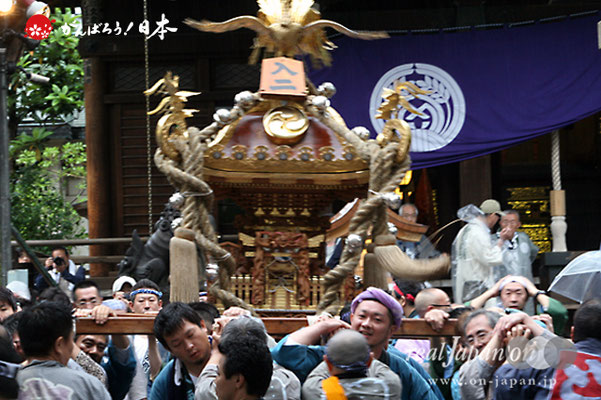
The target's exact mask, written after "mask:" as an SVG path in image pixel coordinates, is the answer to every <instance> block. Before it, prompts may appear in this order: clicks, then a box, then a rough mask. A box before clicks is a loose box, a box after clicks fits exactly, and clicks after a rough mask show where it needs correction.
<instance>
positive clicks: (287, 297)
mask: <svg viewBox="0 0 601 400" xmlns="http://www.w3.org/2000/svg"><path fill="white" fill-rule="evenodd" d="M322 282H323V278H322V277H321V276H311V277H309V299H310V303H309V307H308V308H312V309H314V308H315V307H317V304H319V302H320V301H321V296H322V295H323V285H322ZM230 291H231V292H233V293H234V294H235V295H236V296H237V297H238V298H240V299H242V300H244V301H245V302H247V303H248V304H251V299H252V291H253V286H252V276H251V275H249V274H241V275H234V276H232V279H231V284H230ZM266 292H267V293H266V294H265V304H263V305H262V306H258V307H259V308H269V309H285V310H293V309H303V308H307V307H302V306H299V305H298V303H297V301H296V292H294V291H292V290H289V289H288V288H285V287H281V288H279V290H274V291H269V290H266ZM255 307H257V306H255Z"/></svg>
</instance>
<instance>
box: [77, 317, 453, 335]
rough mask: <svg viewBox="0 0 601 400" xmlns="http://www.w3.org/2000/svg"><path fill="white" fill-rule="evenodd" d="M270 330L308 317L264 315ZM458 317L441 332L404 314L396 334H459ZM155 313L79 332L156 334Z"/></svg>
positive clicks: (88, 323)
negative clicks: (266, 316)
mask: <svg viewBox="0 0 601 400" xmlns="http://www.w3.org/2000/svg"><path fill="white" fill-rule="evenodd" d="M262 320H263V323H264V324H265V328H266V329H267V333H269V334H270V335H271V336H273V337H274V338H276V339H280V338H282V337H284V336H286V335H287V334H289V333H292V332H294V331H296V330H298V329H300V328H302V327H305V326H307V325H308V323H307V319H306V318H272V317H268V318H262ZM456 325H457V320H456V319H450V320H448V321H447V322H446V323H445V325H444V327H443V329H442V330H441V331H440V332H436V331H434V330H433V329H432V328H431V327H430V325H428V323H427V322H426V321H425V320H423V319H413V318H404V319H403V323H402V324H401V327H400V328H399V329H397V331H396V332H395V333H394V335H393V337H395V338H399V337H405V338H427V337H434V336H456V335H457V333H456V330H455V327H456ZM153 326H154V316H151V315H144V314H126V315H124V316H118V317H110V318H109V320H108V321H107V322H106V323H105V324H103V325H98V324H96V323H95V322H94V319H93V318H89V317H86V318H78V319H77V323H76V332H77V334H103V335H107V334H118V333H121V334H127V335H149V334H152V327H153Z"/></svg>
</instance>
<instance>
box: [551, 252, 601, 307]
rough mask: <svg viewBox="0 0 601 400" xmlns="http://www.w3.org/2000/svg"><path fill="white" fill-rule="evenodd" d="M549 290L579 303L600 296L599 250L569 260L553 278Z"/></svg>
mask: <svg viewBox="0 0 601 400" xmlns="http://www.w3.org/2000/svg"><path fill="white" fill-rule="evenodd" d="M549 291H550V292H555V293H558V294H561V295H562V296H565V297H567V298H570V299H572V300H575V301H578V302H580V303H583V302H585V301H587V300H589V299H592V298H594V297H596V298H601V251H589V252H587V253H584V254H582V255H581V256H578V257H576V258H575V259H573V260H572V261H570V262H569V263H568V265H566V266H565V267H564V269H562V270H561V271H560V272H559V274H557V276H556V277H555V279H553V283H551V286H549Z"/></svg>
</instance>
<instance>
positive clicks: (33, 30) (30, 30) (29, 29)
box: [25, 14, 56, 40]
mask: <svg viewBox="0 0 601 400" xmlns="http://www.w3.org/2000/svg"><path fill="white" fill-rule="evenodd" d="M55 21H56V20H54V19H53V20H52V21H50V20H49V19H48V17H46V16H45V15H41V14H36V15H32V16H31V18H29V19H28V20H27V24H26V25H25V36H26V37H28V38H30V39H35V40H42V39H46V38H47V37H48V36H50V32H52V23H53V22H55Z"/></svg>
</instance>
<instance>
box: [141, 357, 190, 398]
mask: <svg viewBox="0 0 601 400" xmlns="http://www.w3.org/2000/svg"><path fill="white" fill-rule="evenodd" d="M176 368H179V371H176ZM182 378H183V379H182ZM148 400H194V383H193V382H192V379H191V378H190V374H189V373H188V370H187V369H186V366H185V365H184V364H183V363H182V362H180V361H179V360H177V359H173V360H171V361H169V362H168V363H167V365H166V366H165V368H163V370H162V371H161V373H160V374H159V376H157V377H156V379H155V380H154V382H153V384H152V390H151V391H150V394H149V396H148Z"/></svg>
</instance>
